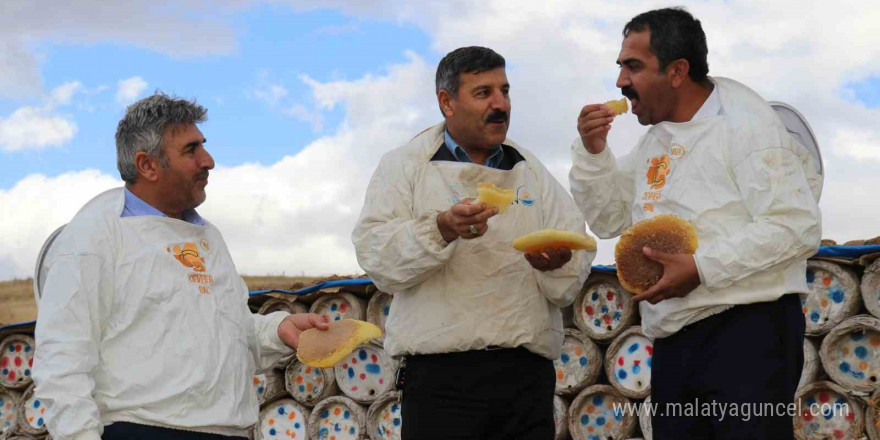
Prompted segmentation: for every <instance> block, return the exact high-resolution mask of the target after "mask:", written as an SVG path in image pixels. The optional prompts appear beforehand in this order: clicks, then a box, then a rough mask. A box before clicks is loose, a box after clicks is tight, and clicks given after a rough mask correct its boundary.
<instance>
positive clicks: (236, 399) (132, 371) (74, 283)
mask: <svg viewBox="0 0 880 440" xmlns="http://www.w3.org/2000/svg"><path fill="white" fill-rule="evenodd" d="M123 204H124V196H123V190H122V188H116V189H112V190H109V191H106V192H104V193H102V194H100V195H98V196H97V197H95V198H94V199H92V200H91V201H90V202H88V203H87V204H86V205H85V206H84V207H83V208H82V209H81V210H80V211H79V213H77V214H76V216H75V217H74V218H73V220H71V222H70V223H69V224H68V225H67V227H65V228H64V231H63V232H62V233H61V235H59V236H58V239H57V240H56V241H55V243H54V244H53V246H52V251H51V254H50V257H49V261H48V273H47V276H46V284H45V287H44V288H43V297H42V299H41V300H40V307H39V318H38V319H37V327H36V342H37V347H36V353H35V358H34V382H35V383H36V385H37V388H36V395H37V397H38V398H39V399H40V400H42V401H43V402H45V403H46V404H47V405H48V410H47V412H46V417H45V418H46V420H47V426H48V428H49V432H50V433H51V434H52V436H53V437H54V438H55V439H56V440H67V439H77V440H80V439H88V440H98V439H99V438H100V435H101V434H102V432H103V426H104V425H107V424H110V423H112V422H116V421H127V422H133V423H140V424H146V425H154V426H164V427H171V428H176V429H188V430H193V431H200V432H211V433H218V434H223V435H237V436H244V435H245V428H247V427H248V426H250V425H252V424H254V423H256V421H257V416H258V404H257V395H256V391H255V390H254V387H253V385H252V381H253V376H254V374H255V372H256V370H257V369H258V368H259V369H266V368H269V367H271V365H272V364H273V363H274V362H276V361H277V360H278V359H280V358H281V357H282V356H284V355H287V354H290V353H292V350H291V349H289V348H288V347H287V346H285V345H284V344H283V343H282V342H281V340H280V339H279V338H278V335H277V329H278V325H279V324H280V322H281V320H283V319H284V317H285V316H286V314H285V313H277V314H272V315H268V316H260V315H252V314H251V312H250V310H249V309H248V307H247V298H248V290H247V287H246V286H245V284H244V282H243V280H242V278H241V277H240V276H239V275H238V273H237V272H236V270H235V265H234V264H233V263H232V258H231V257H230V255H229V252H228V250H227V249H226V245H225V243H224V242H223V237H222V236H221V235H220V232H219V231H218V230H217V228H215V227H214V226H213V225H212V224H210V223H209V222H207V221H205V225H204V226H198V225H194V224H190V223H187V222H184V221H180V220H176V219H171V218H166V217H159V216H138V217H125V218H120V213H121V212H122V208H123Z"/></svg>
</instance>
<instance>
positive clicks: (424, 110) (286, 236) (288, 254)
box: [0, 55, 439, 277]
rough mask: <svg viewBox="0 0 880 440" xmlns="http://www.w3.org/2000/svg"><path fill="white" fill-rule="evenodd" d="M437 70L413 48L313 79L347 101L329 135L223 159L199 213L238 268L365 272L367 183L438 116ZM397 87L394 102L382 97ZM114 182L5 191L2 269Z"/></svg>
mask: <svg viewBox="0 0 880 440" xmlns="http://www.w3.org/2000/svg"><path fill="white" fill-rule="evenodd" d="M432 75H433V72H432V68H431V67H430V66H427V65H426V64H425V62H424V61H423V60H422V59H421V58H419V57H417V56H415V55H410V59H409V61H408V62H407V63H405V64H401V65H397V66H392V67H391V68H389V71H388V74H387V75H383V76H370V77H369V78H363V79H360V80H357V81H351V82H346V81H339V82H330V83H320V82H314V83H313V93H314V94H315V95H316V96H317V95H320V96H322V99H323V100H325V102H326V103H328V105H329V104H331V103H332V104H333V105H340V106H342V107H344V108H345V109H346V120H345V122H343V123H342V124H341V125H340V126H339V127H338V128H337V129H336V130H335V132H334V133H333V134H332V135H329V136H326V137H323V138H320V139H318V140H316V141H315V142H313V143H311V144H310V145H308V146H307V147H306V148H305V149H303V150H302V151H301V152H300V153H298V154H297V155H295V156H289V157H285V158H284V159H282V160H280V161H278V162H277V163H275V164H272V165H260V164H245V165H240V166H235V167H224V166H218V167H217V168H216V169H215V170H214V171H213V172H212V173H211V177H210V184H209V185H208V187H207V190H208V199H207V201H206V202H205V204H204V205H202V206H201V207H200V208H199V212H200V213H201V214H202V215H204V216H205V217H206V218H207V219H209V220H210V221H212V222H213V223H215V224H216V225H217V226H218V227H219V228H220V230H221V232H222V233H223V235H224V237H225V238H226V241H227V244H228V245H229V249H230V251H231V252H232V254H233V257H234V259H235V262H236V266H237V267H238V269H239V271H240V272H242V273H245V274H266V273H281V272H284V273H288V274H299V273H305V274H309V275H319V274H333V273H336V274H355V273H361V270H360V268H359V267H358V265H357V262H356V260H355V256H354V248H353V246H352V244H351V239H350V235H351V228H352V226H353V225H354V222H355V220H356V219H357V216H358V214H359V213H360V208H361V205H362V204H363V199H364V191H365V187H366V181H367V180H368V179H369V178H370V175H371V174H372V171H373V169H374V168H375V166H376V164H377V163H378V161H379V157H380V156H381V154H382V153H383V152H385V151H388V150H390V149H392V148H394V147H396V146H399V145H401V144H403V143H404V142H405V141H406V140H408V139H409V138H411V137H412V135H413V134H414V133H417V132H419V131H421V130H422V129H424V128H426V127H427V126H429V125H431V124H433V123H436V122H437V119H438V116H439V115H438V114H436V112H435V107H434V105H433V88H432V86H431V84H432V83H431V81H432V80H431V78H432V77H433V76H432ZM391 95H394V96H395V100H394V101H393V102H389V103H386V102H383V101H387V99H386V98H387V97H388V96H391ZM206 135H207V136H210V133H206ZM215 159H216V160H217V162H218V163H221V164H222V163H223V158H222V157H215ZM118 185H121V182H119V180H118V178H117V177H115V176H113V177H111V176H108V175H104V174H100V173H98V172H95V171H84V172H80V173H69V174H65V175H62V176H58V177H55V178H47V177H44V176H41V175H33V176H28V177H27V178H25V179H23V180H22V181H20V182H19V183H18V184H17V185H16V186H15V187H14V188H12V189H11V190H8V191H0V206H2V207H3V211H4V212H7V213H9V214H7V218H6V219H4V222H3V223H2V225H0V262H2V261H3V260H4V257H8V258H9V259H11V261H13V263H14V267H13V268H11V269H10V268H7V269H2V270H3V271H2V272H0V275H4V274H7V273H8V274H11V275H8V276H18V277H24V276H28V275H29V274H30V273H31V271H32V270H33V266H34V263H35V261H36V256H37V252H38V251H39V248H40V246H41V245H42V243H43V241H44V240H45V238H46V237H47V236H48V234H49V233H51V232H52V230H54V229H55V228H57V227H58V226H59V225H61V224H63V223H66V222H67V221H69V220H70V218H71V217H72V216H73V215H74V214H75V213H76V211H77V210H78V209H79V208H80V207H81V206H82V205H83V204H84V203H85V202H86V201H87V200H88V199H90V198H91V197H93V196H94V195H97V194H98V193H99V192H101V191H103V190H104V189H106V188H110V187H113V186H118ZM74 195H75V197H74Z"/></svg>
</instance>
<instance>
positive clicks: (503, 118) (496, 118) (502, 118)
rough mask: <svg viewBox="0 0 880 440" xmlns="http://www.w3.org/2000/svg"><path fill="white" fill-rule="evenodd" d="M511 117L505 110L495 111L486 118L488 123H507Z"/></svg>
mask: <svg viewBox="0 0 880 440" xmlns="http://www.w3.org/2000/svg"><path fill="white" fill-rule="evenodd" d="M509 119H510V115H509V114H507V112H506V111H504V110H495V111H493V112H492V113H491V114H490V115H489V116H487V117H486V122H507V121H508V120H509Z"/></svg>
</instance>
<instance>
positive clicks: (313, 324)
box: [278, 313, 330, 350]
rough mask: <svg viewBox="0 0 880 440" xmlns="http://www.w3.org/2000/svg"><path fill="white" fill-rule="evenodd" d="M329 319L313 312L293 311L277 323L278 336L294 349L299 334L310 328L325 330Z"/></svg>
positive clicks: (297, 342)
mask: <svg viewBox="0 0 880 440" xmlns="http://www.w3.org/2000/svg"><path fill="white" fill-rule="evenodd" d="M328 322H330V319H329V318H328V317H326V316H319V315H316V314H314V313H294V314H292V315H288V316H287V317H286V318H284V320H283V321H281V324H278V337H279V338H281V341H282V342H284V344H285V345H287V346H288V347H290V348H292V349H294V350H296V346H297V345H299V335H300V334H301V333H302V332H304V331H306V330H308V329H310V328H316V329H318V330H327V328H328Z"/></svg>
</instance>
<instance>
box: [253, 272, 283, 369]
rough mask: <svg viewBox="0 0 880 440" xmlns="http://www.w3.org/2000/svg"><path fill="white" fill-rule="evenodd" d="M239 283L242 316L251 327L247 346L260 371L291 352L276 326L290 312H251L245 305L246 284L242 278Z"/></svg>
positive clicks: (268, 367)
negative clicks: (242, 298) (251, 331)
mask: <svg viewBox="0 0 880 440" xmlns="http://www.w3.org/2000/svg"><path fill="white" fill-rule="evenodd" d="M241 285H242V290H244V297H245V299H244V302H243V304H244V308H245V315H244V316H246V317H247V318H246V319H248V320H249V321H250V323H249V325H250V327H249V328H252V329H253V334H252V335H251V336H252V337H249V338H248V341H249V344H250V347H249V348H250V351H251V355H252V356H253V359H254V364H255V365H256V367H257V373H260V372H262V371H265V370H268V369H270V368H272V366H273V365H275V364H276V363H278V361H280V360H281V358H283V357H285V356H289V355H291V354H293V349H292V348H290V347H288V346H287V344H285V343H284V341H282V340H281V338H279V337H278V326H279V325H281V321H283V320H284V318H286V317H287V316H288V315H290V314H289V313H287V312H272V313H270V314H268V315H259V314H256V313H251V309H250V308H249V307H248V306H247V297H248V288H247V284H245V283H244V280H242V281H241ZM245 328H248V327H245Z"/></svg>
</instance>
